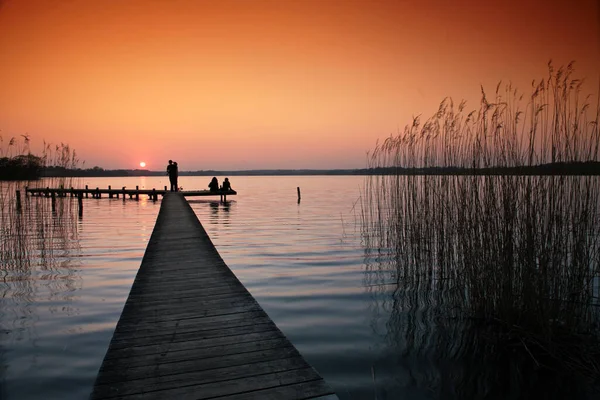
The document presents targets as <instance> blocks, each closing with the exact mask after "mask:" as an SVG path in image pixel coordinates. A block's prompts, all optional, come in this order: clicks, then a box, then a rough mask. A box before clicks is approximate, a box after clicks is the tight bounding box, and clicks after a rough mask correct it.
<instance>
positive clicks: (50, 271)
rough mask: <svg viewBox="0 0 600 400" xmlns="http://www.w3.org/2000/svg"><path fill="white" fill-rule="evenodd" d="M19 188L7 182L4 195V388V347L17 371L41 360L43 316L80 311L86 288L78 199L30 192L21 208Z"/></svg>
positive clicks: (0, 315) (1, 364)
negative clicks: (79, 302) (79, 295)
mask: <svg viewBox="0 0 600 400" xmlns="http://www.w3.org/2000/svg"><path fill="white" fill-rule="evenodd" d="M18 187H19V183H11V184H6V183H5V184H4V185H3V186H2V187H1V189H2V190H1V198H0V202H1V204H2V205H3V207H2V210H1V214H0V218H1V224H2V225H1V228H0V230H1V232H0V233H1V235H0V237H1V242H0V253H1V257H0V276H1V277H2V283H1V284H0V295H1V297H2V298H1V302H2V307H0V334H1V336H2V337H1V338H0V340H1V342H2V343H0V383H1V386H2V388H4V389H0V393H2V392H1V390H8V389H6V379H7V378H6V376H7V374H8V372H9V371H8V367H7V366H6V365H5V361H4V357H5V349H6V348H8V349H10V351H11V358H12V359H13V361H14V360H15V359H20V362H17V363H15V362H11V369H14V371H13V372H12V374H18V373H19V371H24V370H27V369H28V368H29V365H30V364H29V363H38V362H39V360H38V359H37V357H38V354H39V353H40V351H41V348H40V345H39V344H38V342H39V339H40V335H39V331H40V330H41V326H43V325H44V323H43V321H44V320H45V318H47V316H48V314H50V315H52V318H56V317H57V316H70V315H73V314H75V313H77V312H78V310H77V309H75V308H73V307H72V305H71V303H72V300H73V298H74V297H76V296H77V292H78V291H79V290H80V289H81V288H82V278H81V276H80V273H79V268H78V267H79V262H78V256H79V254H80V246H79V239H78V229H77V224H78V219H77V213H78V210H77V201H76V199H75V198H71V197H61V198H57V199H56V200H55V201H54V202H53V201H51V200H50V199H47V198H43V197H25V198H22V199H21V200H22V201H21V203H22V204H21V211H20V212H16V211H15V210H16V208H15V207H16V205H15V202H16V199H15V195H14V194H15V191H16V188H18ZM46 333H47V332H45V334H46ZM2 394H3V396H2V398H5V396H7V395H6V394H5V393H2Z"/></svg>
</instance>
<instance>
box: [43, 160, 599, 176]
mask: <svg viewBox="0 0 600 400" xmlns="http://www.w3.org/2000/svg"><path fill="white" fill-rule="evenodd" d="M165 175H166V172H165V171H150V170H143V169H113V170H110V169H102V168H98V167H95V168H91V169H67V168H62V167H46V168H44V169H43V170H42V173H41V177H111V176H115V177H127V176H165ZM301 175H307V176H309V175H334V176H341V175H600V162H597V161H586V162H571V163H550V164H541V165H536V166H522V167H496V168H461V167H428V168H401V167H386V168H362V169H256V170H237V171H226V170H201V171H180V172H179V176H301Z"/></svg>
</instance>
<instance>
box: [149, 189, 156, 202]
mask: <svg viewBox="0 0 600 400" xmlns="http://www.w3.org/2000/svg"><path fill="white" fill-rule="evenodd" d="M150 197H152V200H153V201H156V200H158V195H157V194H156V189H155V188H152V195H151V196H150Z"/></svg>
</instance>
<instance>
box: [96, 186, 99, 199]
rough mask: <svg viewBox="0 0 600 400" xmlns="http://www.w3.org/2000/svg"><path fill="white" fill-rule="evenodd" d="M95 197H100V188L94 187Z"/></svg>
mask: <svg viewBox="0 0 600 400" xmlns="http://www.w3.org/2000/svg"><path fill="white" fill-rule="evenodd" d="M96 198H97V199H99V198H100V188H99V187H96Z"/></svg>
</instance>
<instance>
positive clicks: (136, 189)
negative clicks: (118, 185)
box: [135, 185, 140, 200]
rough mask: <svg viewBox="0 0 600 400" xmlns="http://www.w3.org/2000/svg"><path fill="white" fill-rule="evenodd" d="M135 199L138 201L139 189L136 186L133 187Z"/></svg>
mask: <svg viewBox="0 0 600 400" xmlns="http://www.w3.org/2000/svg"><path fill="white" fill-rule="evenodd" d="M135 199H136V200H139V199H140V187H139V186H138V185H135Z"/></svg>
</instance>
